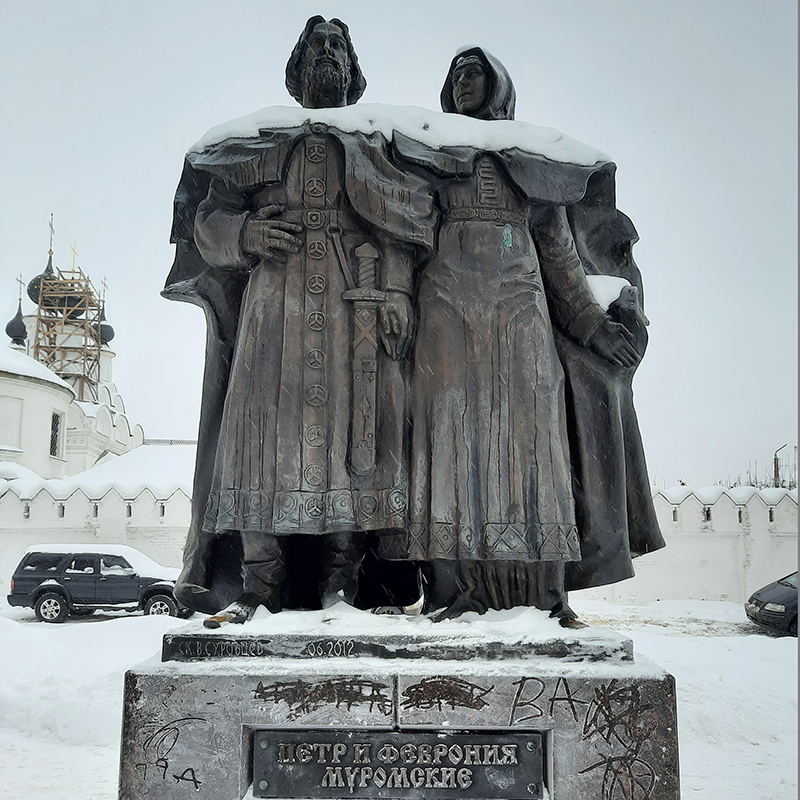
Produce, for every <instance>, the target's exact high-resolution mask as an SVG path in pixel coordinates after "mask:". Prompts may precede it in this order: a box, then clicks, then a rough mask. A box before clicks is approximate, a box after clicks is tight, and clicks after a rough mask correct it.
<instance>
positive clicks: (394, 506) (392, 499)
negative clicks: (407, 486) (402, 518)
mask: <svg viewBox="0 0 800 800" xmlns="http://www.w3.org/2000/svg"><path fill="white" fill-rule="evenodd" d="M386 500H387V502H388V503H389V508H391V510H392V511H394V512H396V513H397V512H400V511H405V509H406V495H405V492H402V491H401V490H400V489H392V491H391V492H389V495H388V497H387V498H386Z"/></svg>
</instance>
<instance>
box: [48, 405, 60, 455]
mask: <svg viewBox="0 0 800 800" xmlns="http://www.w3.org/2000/svg"><path fill="white" fill-rule="evenodd" d="M61 416H62V415H61V414H59V413H57V412H55V411H54V412H53V416H52V417H51V419H50V455H51V456H55V457H56V458H60V457H61Z"/></svg>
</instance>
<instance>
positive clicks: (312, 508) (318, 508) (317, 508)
mask: <svg viewBox="0 0 800 800" xmlns="http://www.w3.org/2000/svg"><path fill="white" fill-rule="evenodd" d="M324 510H325V509H324V506H323V504H322V499H321V498H319V497H311V498H309V499H308V500H307V501H306V514H308V516H309V517H311V518H312V519H319V518H320V517H321V516H322V512H323V511H324Z"/></svg>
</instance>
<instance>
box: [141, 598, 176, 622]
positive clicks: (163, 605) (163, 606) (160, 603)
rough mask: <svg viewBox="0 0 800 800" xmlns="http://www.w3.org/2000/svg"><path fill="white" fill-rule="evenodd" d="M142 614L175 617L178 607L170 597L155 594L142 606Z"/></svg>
mask: <svg viewBox="0 0 800 800" xmlns="http://www.w3.org/2000/svg"><path fill="white" fill-rule="evenodd" d="M144 613H145V614H160V615H166V614H169V616H171V617H175V616H177V614H178V606H177V605H176V603H175V601H174V600H173V599H172V598H171V597H167V595H165V594H156V595H153V596H152V597H151V598H150V599H149V600H148V601H147V602H146V603H145V604H144Z"/></svg>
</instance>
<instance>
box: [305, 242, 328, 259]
mask: <svg viewBox="0 0 800 800" xmlns="http://www.w3.org/2000/svg"><path fill="white" fill-rule="evenodd" d="M308 254H309V255H310V256H311V258H325V256H326V255H327V254H328V248H327V246H326V245H325V242H319V241H317V242H309V243H308Z"/></svg>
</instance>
